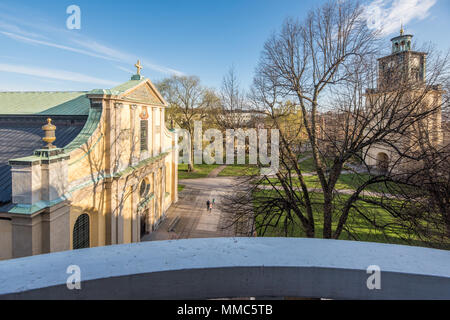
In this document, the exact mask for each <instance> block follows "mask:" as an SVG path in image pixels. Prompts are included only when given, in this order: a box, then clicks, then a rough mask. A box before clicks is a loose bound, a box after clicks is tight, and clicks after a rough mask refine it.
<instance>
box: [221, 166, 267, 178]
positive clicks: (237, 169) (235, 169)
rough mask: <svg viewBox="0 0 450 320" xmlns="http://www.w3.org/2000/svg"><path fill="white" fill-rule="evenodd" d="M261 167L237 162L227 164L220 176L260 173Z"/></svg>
mask: <svg viewBox="0 0 450 320" xmlns="http://www.w3.org/2000/svg"><path fill="white" fill-rule="evenodd" d="M259 170H260V169H259V168H258V167H257V166H254V165H247V164H236V165H229V166H226V167H225V169H223V170H222V172H220V173H219V177H236V176H248V175H255V174H258V173H259Z"/></svg>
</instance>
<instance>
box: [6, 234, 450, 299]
mask: <svg viewBox="0 0 450 320" xmlns="http://www.w3.org/2000/svg"><path fill="white" fill-rule="evenodd" d="M71 265H76V266H79V267H80V270H81V289H80V290H69V289H68V288H67V285H66V282H67V279H68V277H69V276H70V275H69V274H67V273H66V271H67V268H68V267H69V266H71ZM373 265H376V266H379V268H380V270H381V273H380V284H381V289H373V290H370V289H368V287H367V279H368V278H369V277H370V276H371V274H369V273H368V272H367V269H368V267H369V266H373ZM285 296H289V297H315V298H319V297H322V298H331V299H450V252H449V251H444V250H435V249H428V248H420V247H408V246H398V245H389V244H379V243H367V242H353V241H336V240H321V239H298V238H296V239H292V238H218V239H189V240H174V241H158V242H145V243H137V244H130V245H117V246H107V247H98V248H91V249H83V250H78V251H66V252H59V253H52V254H47V255H39V256H32V257H27V258H21V259H14V260H8V261H3V262H0V299H17V298H19V299H208V298H226V297H285Z"/></svg>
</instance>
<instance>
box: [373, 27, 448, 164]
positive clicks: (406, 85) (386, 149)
mask: <svg viewBox="0 0 450 320" xmlns="http://www.w3.org/2000/svg"><path fill="white" fill-rule="evenodd" d="M412 38H413V36H412V35H409V34H404V30H403V27H402V29H401V30H400V35H399V36H397V37H394V38H393V39H391V42H392V53H391V54H390V55H388V56H386V57H382V58H380V59H378V79H377V88H376V89H368V90H367V91H366V110H367V111H371V112H373V113H374V114H376V117H375V118H374V120H373V122H374V124H372V126H374V125H375V122H377V123H379V124H383V123H384V121H386V119H385V118H384V117H385V115H386V113H387V110H393V109H392V108H393V107H394V106H395V108H396V110H397V111H396V112H398V115H399V117H398V119H399V121H400V119H404V118H403V114H410V116H411V117H412V116H414V114H416V113H417V114H420V113H422V114H425V113H426V112H429V114H428V115H427V116H426V117H425V118H424V119H422V120H420V121H417V122H415V123H414V125H412V126H411V127H409V128H407V130H406V131H405V132H404V133H393V134H389V135H388V136H387V138H386V140H389V142H390V143H386V144H374V145H371V146H370V147H369V148H368V149H366V151H365V159H366V163H367V164H368V165H369V166H371V167H373V168H376V169H378V170H379V171H380V172H387V171H391V170H392V171H400V170H402V168H407V167H409V166H410V164H409V163H408V161H407V160H406V157H402V158H401V159H400V157H399V155H398V154H399V152H400V153H403V154H407V153H408V152H410V153H414V152H415V151H417V150H418V149H419V148H420V147H421V145H425V144H429V145H433V146H439V145H442V143H443V133H442V111H441V106H442V95H443V90H442V86H441V85H430V84H427V80H426V60H427V54H426V53H423V52H417V51H413V50H412V42H411V41H412ZM416 111H417V112H416ZM388 116H389V114H388ZM394 119H395V117H394ZM393 125H394V126H395V125H396V124H393ZM399 159H400V160H399Z"/></svg>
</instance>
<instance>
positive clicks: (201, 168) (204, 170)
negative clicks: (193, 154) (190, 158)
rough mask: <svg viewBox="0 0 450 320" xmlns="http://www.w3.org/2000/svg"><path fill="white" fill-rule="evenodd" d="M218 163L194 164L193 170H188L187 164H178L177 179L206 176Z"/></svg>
mask: <svg viewBox="0 0 450 320" xmlns="http://www.w3.org/2000/svg"><path fill="white" fill-rule="evenodd" d="M219 166H220V165H218V164H196V165H195V166H194V172H188V166H187V164H179V165H178V179H179V180H181V179H197V178H206V177H207V176H208V174H209V173H210V172H211V171H212V170H214V169H215V168H217V167H219Z"/></svg>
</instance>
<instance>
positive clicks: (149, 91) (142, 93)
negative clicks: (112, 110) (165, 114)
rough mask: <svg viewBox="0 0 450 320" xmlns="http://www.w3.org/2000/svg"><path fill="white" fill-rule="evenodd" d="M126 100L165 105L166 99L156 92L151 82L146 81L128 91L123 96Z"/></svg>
mask: <svg viewBox="0 0 450 320" xmlns="http://www.w3.org/2000/svg"><path fill="white" fill-rule="evenodd" d="M122 98H123V99H126V100H133V101H139V102H143V103H148V104H157V105H165V101H164V100H163V99H162V98H161V97H160V95H159V94H158V93H157V92H156V89H155V88H153V85H151V84H150V83H149V82H147V81H145V82H143V83H142V84H141V85H139V86H138V87H136V88H134V89H132V90H130V91H128V92H126V93H125V94H124V95H123V97H122Z"/></svg>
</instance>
